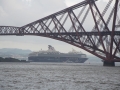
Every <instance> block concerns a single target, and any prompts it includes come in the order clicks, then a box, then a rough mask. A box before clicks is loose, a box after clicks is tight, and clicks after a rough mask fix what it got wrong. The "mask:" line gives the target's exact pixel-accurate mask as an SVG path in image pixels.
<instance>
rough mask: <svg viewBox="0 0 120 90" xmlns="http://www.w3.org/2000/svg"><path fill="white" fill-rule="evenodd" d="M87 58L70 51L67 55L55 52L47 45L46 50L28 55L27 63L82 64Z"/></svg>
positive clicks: (79, 53)
mask: <svg viewBox="0 0 120 90" xmlns="http://www.w3.org/2000/svg"><path fill="white" fill-rule="evenodd" d="M87 59H88V58H87V57H86V54H82V53H81V52H77V51H75V50H72V51H71V52H68V53H61V52H59V51H56V50H55V48H54V47H52V46H51V45H48V50H46V51H44V50H41V51H39V52H33V53H30V54H29V57H28V61H30V62H70V63H84V62H85V61H86V60H87Z"/></svg>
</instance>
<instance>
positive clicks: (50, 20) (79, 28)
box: [0, 0, 120, 65]
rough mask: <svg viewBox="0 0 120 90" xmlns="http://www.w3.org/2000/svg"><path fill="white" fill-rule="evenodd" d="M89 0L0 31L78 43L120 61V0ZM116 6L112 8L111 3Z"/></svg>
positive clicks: (110, 62)
mask: <svg viewBox="0 0 120 90" xmlns="http://www.w3.org/2000/svg"><path fill="white" fill-rule="evenodd" d="M97 1H98V0H85V1H83V2H81V3H78V4H76V5H73V6H71V7H68V8H66V9H64V10H61V11H59V12H56V13H54V14H51V15H49V16H47V17H44V18H42V19H39V20H37V21H34V22H32V23H29V24H27V25H24V26H22V27H9V26H7V27H5V26H1V27H0V35H17V36H23V35H35V36H42V37H48V38H52V39H56V40H60V41H63V42H66V43H69V44H71V45H74V46H77V47H79V48H82V49H84V50H86V51H87V52H89V53H91V54H93V55H95V56H97V57H99V58H101V59H102V60H104V64H105V65H114V62H120V17H119V16H120V15H119V14H120V11H119V8H120V0H116V1H114V0H108V3H107V4H106V6H105V7H104V9H103V10H100V9H101V8H99V3H98V4H97ZM112 3H114V6H113V7H112V8H111V4H112Z"/></svg>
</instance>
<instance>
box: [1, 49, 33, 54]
mask: <svg viewBox="0 0 120 90" xmlns="http://www.w3.org/2000/svg"><path fill="white" fill-rule="evenodd" d="M31 52H32V51H31V50H23V49H16V48H2V49H0V53H14V54H28V53H31Z"/></svg>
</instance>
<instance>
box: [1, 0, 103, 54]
mask: <svg viewBox="0 0 120 90" xmlns="http://www.w3.org/2000/svg"><path fill="white" fill-rule="evenodd" d="M80 1H83V0H0V26H18V27H20V26H23V25H25V24H28V23H30V22H33V21H35V20H38V19H40V18H43V17H45V16H47V15H50V14H52V13H55V12H57V11H59V10H62V9H64V8H66V7H68V6H71V5H73V4H76V3H79V2H80ZM103 1H104V0H103ZM49 44H50V45H53V46H54V47H55V48H56V50H59V51H61V52H68V51H70V50H71V49H72V48H74V49H76V50H77V51H83V50H81V49H79V48H76V47H74V46H72V45H69V44H67V43H64V42H61V41H56V40H52V39H49V38H43V37H37V36H23V37H19V36H17V37H16V36H0V48H21V49H30V50H33V51H38V50H40V49H41V48H42V49H45V50H46V49H47V45H49ZM83 52H84V51H83ZM85 53H86V52H85Z"/></svg>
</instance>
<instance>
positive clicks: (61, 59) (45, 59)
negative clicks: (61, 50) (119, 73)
mask: <svg viewBox="0 0 120 90" xmlns="http://www.w3.org/2000/svg"><path fill="white" fill-rule="evenodd" d="M87 59H88V58H78V57H39V56H31V57H28V60H29V61H30V62H63V63H64V62H66V63H84V62H85V61H86V60H87Z"/></svg>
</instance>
